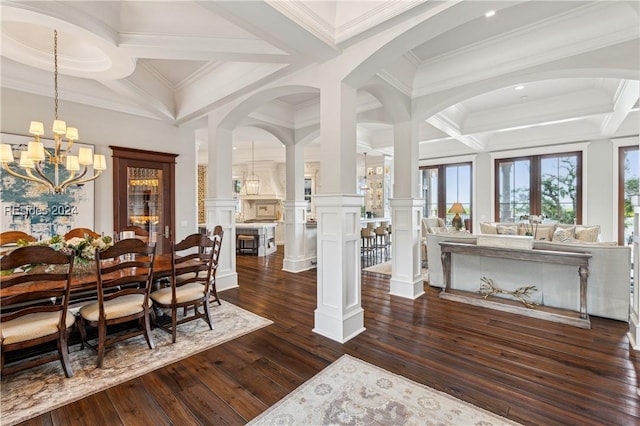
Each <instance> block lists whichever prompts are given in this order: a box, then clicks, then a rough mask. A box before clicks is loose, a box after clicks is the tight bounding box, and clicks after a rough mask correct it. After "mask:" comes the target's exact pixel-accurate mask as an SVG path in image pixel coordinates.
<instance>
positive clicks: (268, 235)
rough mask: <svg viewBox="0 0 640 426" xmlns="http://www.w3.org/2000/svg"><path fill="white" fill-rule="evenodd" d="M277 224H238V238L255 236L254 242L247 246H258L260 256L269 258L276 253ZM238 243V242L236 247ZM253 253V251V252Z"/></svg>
mask: <svg viewBox="0 0 640 426" xmlns="http://www.w3.org/2000/svg"><path fill="white" fill-rule="evenodd" d="M276 226H277V223H276V222H251V223H247V222H244V223H236V236H237V235H248V236H254V237H255V240H254V241H249V242H248V243H246V242H245V244H255V243H256V242H257V244H258V250H257V253H258V256H267V255H269V254H271V253H274V252H275V251H276ZM237 244H238V241H237V240H236V245H237ZM251 252H252V253H253V251H251Z"/></svg>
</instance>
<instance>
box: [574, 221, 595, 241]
mask: <svg viewBox="0 0 640 426" xmlns="http://www.w3.org/2000/svg"><path fill="white" fill-rule="evenodd" d="M599 234H600V226H599V225H595V226H580V225H578V226H576V240H580V241H587V242H590V243H595V242H596V241H598V235H599Z"/></svg>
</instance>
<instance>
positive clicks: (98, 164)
mask: <svg viewBox="0 0 640 426" xmlns="http://www.w3.org/2000/svg"><path fill="white" fill-rule="evenodd" d="M93 168H94V170H107V159H106V157H105V156H104V155H103V154H95V155H94V156H93Z"/></svg>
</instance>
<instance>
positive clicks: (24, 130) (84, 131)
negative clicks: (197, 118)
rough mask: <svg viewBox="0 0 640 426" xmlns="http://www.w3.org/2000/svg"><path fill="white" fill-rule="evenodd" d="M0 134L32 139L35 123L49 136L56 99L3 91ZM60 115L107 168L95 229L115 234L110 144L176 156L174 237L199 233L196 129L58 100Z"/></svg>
mask: <svg viewBox="0 0 640 426" xmlns="http://www.w3.org/2000/svg"><path fill="white" fill-rule="evenodd" d="M0 93H1V95H2V96H1V97H2V99H1V108H2V109H1V111H0V117H1V121H0V131H1V132H2V133H12V134H18V135H24V136H28V135H29V134H28V130H29V123H30V122H31V120H36V121H42V122H44V123H45V137H47V138H51V137H52V133H51V131H50V130H48V129H47V128H49V129H50V126H51V124H52V123H53V113H54V102H53V98H49V97H43V96H38V95H32V94H28V93H24V92H19V91H15V90H9V89H2V91H1V92H0ZM58 116H59V118H60V119H62V120H65V121H67V123H68V124H69V125H73V126H74V127H77V128H78V132H79V133H80V140H79V142H82V143H88V144H93V145H95V150H96V152H97V153H102V154H105V155H106V157H107V166H108V170H107V171H106V172H105V173H103V175H102V176H101V177H99V178H98V179H97V180H96V181H95V212H96V217H95V224H94V227H95V230H96V231H99V232H105V234H110V233H112V232H113V230H114V227H113V173H112V172H113V166H112V159H111V155H112V152H111V149H110V148H109V145H115V146H123V147H129V148H136V149H144V150H149V151H158V152H168V153H174V154H178V157H177V158H176V223H175V227H176V239H178V240H179V239H181V238H183V237H185V236H186V235H188V234H190V233H193V232H196V231H197V202H196V200H197V162H196V147H195V139H194V135H193V131H192V130H187V129H180V128H178V127H176V126H173V125H169V124H167V123H164V122H162V121H158V120H153V119H148V118H143V117H137V116H132V115H129V114H122V113H118V112H114V111H110V110H106V109H101V108H94V107H91V106H87V105H81V104H75V103H72V102H67V101H64V100H60V101H59V107H58Z"/></svg>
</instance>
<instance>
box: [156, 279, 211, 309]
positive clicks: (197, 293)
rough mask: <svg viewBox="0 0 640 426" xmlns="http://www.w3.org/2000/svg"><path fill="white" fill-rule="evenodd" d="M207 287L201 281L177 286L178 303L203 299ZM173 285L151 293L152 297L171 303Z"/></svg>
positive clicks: (165, 303)
mask: <svg viewBox="0 0 640 426" xmlns="http://www.w3.org/2000/svg"><path fill="white" fill-rule="evenodd" d="M205 290H206V287H205V286H204V285H202V284H200V283H189V284H185V285H183V286H181V287H178V288H176V303H185V302H193V301H196V300H199V299H202V298H203V297H204V295H205ZM171 297H172V294H171V287H165V288H162V289H160V290H157V291H154V292H153V293H151V299H152V300H153V301H154V302H156V303H160V304H162V305H170V304H171Z"/></svg>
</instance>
